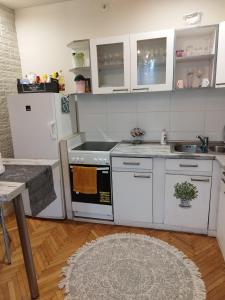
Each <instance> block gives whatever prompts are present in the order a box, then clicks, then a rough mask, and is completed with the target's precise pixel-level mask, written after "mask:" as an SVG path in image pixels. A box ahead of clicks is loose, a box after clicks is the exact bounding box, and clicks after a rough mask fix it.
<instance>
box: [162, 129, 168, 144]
mask: <svg viewBox="0 0 225 300" xmlns="http://www.w3.org/2000/svg"><path fill="white" fill-rule="evenodd" d="M166 143H167V133H166V129H163V130H162V132H161V145H166Z"/></svg>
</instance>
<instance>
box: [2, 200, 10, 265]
mask: <svg viewBox="0 0 225 300" xmlns="http://www.w3.org/2000/svg"><path fill="white" fill-rule="evenodd" d="M0 205H1V207H0V220H1V224H2V233H3V240H4V249H5V255H6V258H7V263H8V264H9V265H10V264H11V255H10V246H9V235H8V232H7V229H6V225H5V217H4V214H3V204H2V202H0Z"/></svg>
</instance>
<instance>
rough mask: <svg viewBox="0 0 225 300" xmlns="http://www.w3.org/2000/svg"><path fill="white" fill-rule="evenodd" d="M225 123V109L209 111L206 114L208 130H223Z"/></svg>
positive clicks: (206, 127) (206, 128)
mask: <svg viewBox="0 0 225 300" xmlns="http://www.w3.org/2000/svg"><path fill="white" fill-rule="evenodd" d="M224 125H225V110H218V111H207V112H206V116H205V130H206V132H209V131H215V132H222V130H223V127H224Z"/></svg>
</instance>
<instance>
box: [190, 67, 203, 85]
mask: <svg viewBox="0 0 225 300" xmlns="http://www.w3.org/2000/svg"><path fill="white" fill-rule="evenodd" d="M202 74H203V73H202V70H201V69H194V70H193V78H192V88H199V87H201V84H202Z"/></svg>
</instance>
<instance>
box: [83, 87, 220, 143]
mask: <svg viewBox="0 0 225 300" xmlns="http://www.w3.org/2000/svg"><path fill="white" fill-rule="evenodd" d="M78 107H79V119H80V129H81V131H85V132H86V135H87V138H88V139H89V140H115V141H120V140H122V139H130V129H131V128H133V127H135V126H138V127H141V128H143V129H144V130H145V132H146V134H145V137H144V138H145V139H146V140H160V135H161V130H162V129H163V128H166V130H167V131H168V137H169V139H171V140H176V139H178V140H181V139H182V140H193V139H196V135H198V134H204V135H207V136H209V138H210V140H221V139H222V130H223V126H224V125H225V89H212V90H210V89H205V90H190V91H187V90H182V91H175V92H159V93H137V94H119V95H80V96H78Z"/></svg>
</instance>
